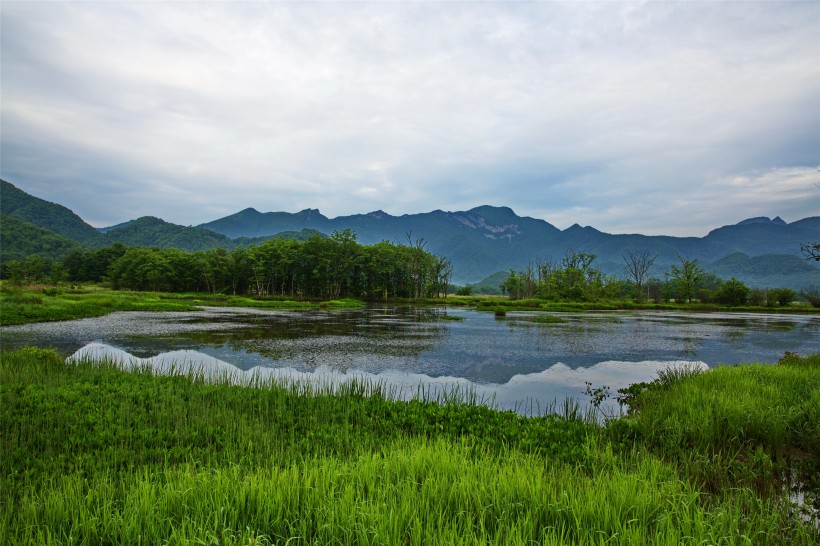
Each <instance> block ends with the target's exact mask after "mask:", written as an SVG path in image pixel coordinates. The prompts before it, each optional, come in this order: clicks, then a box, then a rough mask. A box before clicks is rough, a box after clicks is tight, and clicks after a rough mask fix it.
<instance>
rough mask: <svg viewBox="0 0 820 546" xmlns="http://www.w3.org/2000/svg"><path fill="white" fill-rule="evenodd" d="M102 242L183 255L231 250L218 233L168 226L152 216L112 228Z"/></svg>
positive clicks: (231, 245)
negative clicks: (214, 250)
mask: <svg viewBox="0 0 820 546" xmlns="http://www.w3.org/2000/svg"><path fill="white" fill-rule="evenodd" d="M105 240H106V241H107V242H108V243H109V244H113V243H122V244H124V245H126V246H151V247H154V246H156V247H160V248H179V249H182V250H187V251H195V250H208V249H211V248H219V247H221V248H232V247H233V246H235V245H234V243H233V241H232V240H231V239H229V238H228V237H226V236H225V235H222V234H221V233H216V232H214V231H211V230H208V229H204V228H200V227H185V226H180V225H177V224H171V223H169V222H166V221H165V220H160V219H159V218H155V217H153V216H143V217H142V218H138V219H136V220H132V221H130V222H126V223H125V224H123V225H122V227H113V228H111V229H110V230H109V231H108V232H107V233H106V234H105Z"/></svg>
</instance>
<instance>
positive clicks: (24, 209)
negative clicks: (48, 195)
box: [0, 180, 100, 243]
mask: <svg viewBox="0 0 820 546" xmlns="http://www.w3.org/2000/svg"><path fill="white" fill-rule="evenodd" d="M0 213H2V214H5V215H8V216H12V217H14V218H17V219H19V220H23V221H25V222H28V223H30V224H34V225H35V226H39V227H41V228H45V229H47V230H49V231H52V232H54V233H56V234H58V235H63V236H65V237H68V238H69V239H72V240H74V241H78V242H80V243H93V242H95V241H96V240H98V239H99V237H100V234H99V233H98V232H97V230H96V229H94V228H93V227H91V226H90V225H88V224H86V223H85V222H84V221H83V219H82V218H80V217H79V216H77V215H76V214H74V212H73V211H71V210H69V209H67V208H66V207H64V206H62V205H58V204H56V203H51V202H49V201H45V200H43V199H40V198H38V197H34V196H32V195H29V194H28V193H26V192H24V191H23V190H21V189H19V188H17V187H16V186H15V185H14V184H11V183H10V182H6V181H5V180H0Z"/></svg>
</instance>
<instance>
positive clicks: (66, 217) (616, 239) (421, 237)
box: [0, 181, 820, 289]
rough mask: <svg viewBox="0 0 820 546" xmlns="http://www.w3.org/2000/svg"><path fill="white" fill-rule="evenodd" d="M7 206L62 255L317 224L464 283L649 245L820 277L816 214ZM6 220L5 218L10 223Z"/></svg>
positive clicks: (661, 260)
mask: <svg viewBox="0 0 820 546" xmlns="http://www.w3.org/2000/svg"><path fill="white" fill-rule="evenodd" d="M0 213H2V215H3V216H9V217H12V218H14V220H13V221H12V222H14V225H15V226H17V228H19V227H20V226H21V225H22V224H20V222H23V223H27V224H31V225H33V226H35V227H37V228H39V229H40V230H47V231H46V232H45V233H51V234H56V235H57V236H61V237H63V238H65V240H62V239H61V243H63V246H60V245H57V244H56V243H55V244H54V245H52V246H54V247H55V250H54V252H55V253H56V254H59V253H60V252H66V250H65V249H66V248H69V247H71V244H78V245H84V246H87V247H91V248H99V247H102V246H107V245H110V244H113V243H115V242H120V243H123V244H126V245H133V246H159V247H176V248H180V249H183V250H205V249H209V248H218V247H222V248H228V249H230V248H235V247H237V246H247V245H249V244H258V243H260V242H263V241H265V240H267V239H270V238H272V237H277V236H280V237H281V236H285V237H293V238H297V239H305V238H307V237H309V236H310V235H312V234H315V233H317V232H318V233H323V234H326V235H329V234H331V233H332V232H333V231H342V230H344V229H350V230H351V231H353V232H354V233H355V234H356V235H357V238H358V241H359V242H360V243H363V244H373V243H377V242H379V241H383V240H387V241H392V242H397V243H407V242H408V241H409V242H412V243H414V244H415V243H423V244H424V245H425V248H426V249H427V250H429V251H431V252H433V253H435V254H438V255H442V256H447V257H448V258H449V259H450V261H451V263H452V265H453V282H455V283H457V284H464V283H479V282H480V281H481V280H482V279H484V278H486V277H488V276H490V275H493V274H495V273H498V272H500V271H507V270H509V269H511V268H513V269H520V268H523V267H526V266H527V265H528V264H532V265H534V264H535V263H536V262H537V261H548V260H552V261H556V262H558V261H560V259H561V258H562V257H563V256H564V255H565V254H566V253H567V252H568V251H570V250H575V251H580V252H587V253H592V254H595V255H596V256H597V260H596V262H595V265H597V267H599V268H600V269H601V270H602V271H603V272H604V273H607V274H613V275H619V276H623V271H624V261H623V258H622V256H623V255H624V254H625V253H626V252H627V251H629V250H637V251H643V250H646V251H648V252H650V253H652V254H653V255H657V258H656V260H655V264H654V265H653V268H652V269H651V270H650V273H651V274H652V275H653V276H656V277H659V278H663V274H664V272H666V271H669V268H670V267H671V265H672V264H674V263H677V260H678V258H677V256H678V255H681V256H684V257H686V258H688V259H697V260H699V264H700V265H701V266H703V267H704V269H706V270H707V271H710V272H713V273H715V274H717V275H718V276H721V277H724V278H728V277H731V276H734V277H736V278H738V279H740V280H742V281H743V282H745V283H746V284H748V285H750V286H783V287H789V288H796V289H799V288H802V287H804V286H807V285H820V267H818V266H816V265H814V263H813V262H808V261H806V260H804V259H802V256H801V254H800V245H801V244H805V243H806V242H809V241H816V240H820V217H817V216H815V217H810V218H804V219H802V220H798V221H796V222H792V223H786V222H784V221H783V220H782V219H780V218H779V217H775V218H774V219H769V218H767V217H756V218H749V219H748V220H744V221H742V222H739V223H737V224H733V225H727V226H723V227H719V228H717V229H714V230H712V231H711V232H709V233H708V234H707V235H706V236H705V237H671V236H649V235H640V234H630V235H622V234H618V235H614V234H609V233H604V232H602V231H599V230H597V229H595V228H593V227H589V226H586V227H582V226H579V225H577V224H575V225H573V226H571V227H569V228H567V229H565V230H560V229H558V228H556V227H555V226H553V225H551V224H550V223H548V222H546V221H544V220H540V219H536V218H530V217H526V216H524V217H522V216H518V215H517V214H515V212H513V210H512V209H510V208H508V207H495V206H489V205H485V206H480V207H476V208H473V209H470V210H468V211H458V212H448V211H442V210H434V211H432V212H427V213H419V214H405V215H401V216H392V215H390V214H387V213H386V212H383V211H381V210H378V211H374V212H370V213H367V214H356V215H351V216H339V217H336V218H328V217H326V216H324V215H322V214H321V213H320V212H319V211H318V210H316V209H305V210H303V211H300V212H296V213H288V212H264V213H263V212H259V211H257V210H255V209H253V208H247V209H245V210H242V211H240V212H237V213H235V214H232V215H230V216H226V217H224V218H219V219H217V220H214V221H211V222H207V223H204V224H200V225H199V226H195V227H194V226H189V227H185V226H179V225H175V224H171V223H168V222H165V221H163V220H161V219H159V218H154V217H142V218H138V219H135V220H131V221H128V222H125V223H123V224H119V225H117V226H111V227H109V228H102V229H99V230H98V229H95V228H93V227H91V226H89V225H88V224H87V223H85V222H84V221H83V220H82V219H81V218H80V217H79V216H77V215H76V214H75V213H74V212H72V211H71V210H69V209H68V208H66V207H63V206H62V205H58V204H54V203H49V202H47V201H44V200H42V199H39V198H37V197H34V196H31V195H29V194H27V193H25V192H23V191H22V190H20V189H19V188H17V187H15V186H14V185H12V184H10V183H9V182H6V181H2V185H1V186H0ZM7 224H9V222H8V221H6V222H4V223H3V231H4V232H5V231H7ZM27 229H28V232H30V233H29V235H28V236H27V237H33V235H32V234H33V233H34V232H33V231H32V230H31V228H30V227H27ZM37 233H40V234H41V235H42V233H41V232H37ZM2 236H3V240H2V242H3V247H2V250H1V251H0V259H3V260H4V261H6V260H7V259H14V258H9V256H8V255H7V254H8V253H7V252H6V250H5V249H6V246H7V244H10V243H13V244H12V245H11V246H12V247H14V249H15V254H19V253H20V252H21V250H20V249H21V248H25V246H26V244H25V243H23V244H21V243H20V241H17V240H14V241H9V240H8V238H7V237H6V233H3V235H2ZM32 246H37V245H34V244H33V245H32ZM39 246H40V247H42V246H43V245H42V244H41V245H39ZM64 247H65V248H64ZM40 253H41V254H43V253H42V252H40ZM44 257H49V258H52V259H55V257H56V256H54V255H51V256H44Z"/></svg>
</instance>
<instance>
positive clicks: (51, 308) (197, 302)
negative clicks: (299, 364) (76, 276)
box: [0, 283, 363, 326]
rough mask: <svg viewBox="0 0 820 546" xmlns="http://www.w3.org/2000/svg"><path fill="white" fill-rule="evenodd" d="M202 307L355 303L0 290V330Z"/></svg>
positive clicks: (103, 291) (355, 304)
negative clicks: (114, 315)
mask: <svg viewBox="0 0 820 546" xmlns="http://www.w3.org/2000/svg"><path fill="white" fill-rule="evenodd" d="M203 305H206V306H207V305H211V306H221V307H257V308H263V309H315V308H329V309H344V308H352V307H360V306H362V305H363V303H362V302H360V301H356V300H333V301H324V302H316V301H294V300H288V299H281V298H254V297H245V296H231V295H225V294H201V293H191V294H175V293H169V292H132V291H127V290H107V289H104V288H100V287H96V286H90V287H82V288H58V287H43V288H16V287H12V286H9V285H8V284H7V283H3V285H2V286H1V287H0V326H9V325H13V324H29V323H32V322H47V321H55V320H74V319H81V318H89V317H99V316H103V315H106V314H108V313H111V312H114V311H193V310H195V309H197V308H199V307H201V306H203Z"/></svg>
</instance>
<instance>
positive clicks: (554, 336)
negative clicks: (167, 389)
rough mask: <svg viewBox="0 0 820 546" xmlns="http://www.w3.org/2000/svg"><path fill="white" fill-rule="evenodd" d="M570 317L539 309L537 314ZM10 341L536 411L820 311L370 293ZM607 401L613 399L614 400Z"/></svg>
mask: <svg viewBox="0 0 820 546" xmlns="http://www.w3.org/2000/svg"><path fill="white" fill-rule="evenodd" d="M546 316H548V317H558V318H559V319H561V320H562V321H563V322H560V323H542V322H536V321H537V320H538V318H539V317H546ZM0 340H2V344H3V347H4V348H7V349H13V348H18V347H22V346H26V345H35V346H40V347H50V348H54V349H56V350H58V351H60V352H61V353H62V354H64V355H66V357H68V358H69V359H72V358H74V359H76V358H85V357H103V356H108V357H113V358H116V359H118V360H120V361H122V362H123V363H124V364H126V365H150V366H153V367H155V368H157V369H160V370H167V369H168V368H169V367H171V366H172V365H174V366H176V367H196V368H198V369H204V370H211V371H217V372H220V373H225V372H228V373H231V374H233V375H234V376H235V377H236V378H237V380H241V378H242V377H243V376H245V377H246V376H248V375H252V374H256V375H261V376H263V377H272V378H276V379H279V380H282V381H309V382H312V383H317V384H322V385H328V384H338V383H340V382H343V381H346V380H349V379H351V378H354V377H355V378H360V379H365V380H369V381H376V382H380V383H383V384H384V385H385V386H387V387H389V388H391V389H392V390H393V391H394V393H395V394H396V395H397V396H400V397H402V398H408V397H411V396H415V395H416V394H417V393H418V391H419V388H420V386H424V388H425V390H426V392H428V393H429V392H434V393H435V392H441V391H442V390H444V391H448V390H451V389H453V388H458V389H466V390H469V391H471V392H473V393H475V395H476V396H477V397H478V398H479V399H484V400H485V401H488V402H490V403H492V404H494V405H495V406H497V407H500V408H503V409H515V410H517V411H519V412H521V413H541V412H542V411H543V410H544V409H545V408H547V407H549V405H550V404H551V403H552V402H554V401H556V400H557V401H558V402H559V403H560V402H562V401H563V400H564V399H565V398H567V397H573V398H576V399H577V400H578V401H579V402H581V403H584V404H585V403H587V402H588V400H589V397H587V396H586V395H585V394H584V392H585V389H586V382H590V383H591V384H592V386H593V387H601V386H608V387H610V389H611V391H612V393H613V394H614V393H615V390H616V389H618V388H621V387H625V386H627V385H629V384H631V383H634V382H637V381H649V380H651V379H653V378H654V377H655V376H656V374H657V372H658V370H660V369H662V368H665V367H667V366H670V365H675V364H678V363H683V362H687V363H696V365H698V366H700V367H703V368H706V367H713V366H719V365H726V364H737V363H744V362H765V363H771V362H776V361H777V360H778V359H779V358H780V357H781V356H782V355H783V352H784V351H794V352H797V353H800V354H812V353H818V352H820V317H818V316H804V315H756V314H729V313H682V312H648V311H640V312H594V313H550V314H548V315H546V314H543V313H535V312H518V311H516V312H509V313H508V314H507V316H506V317H504V318H496V317H495V316H494V315H493V314H492V313H487V312H481V311H475V310H471V309H461V308H423V307H412V306H404V307H388V306H371V307H367V308H364V309H356V310H346V311H267V310H259V309H249V308H204V309H203V310H201V311H197V312H185V313H142V312H119V313H112V314H110V315H107V316H105V317H100V318H93V319H83V320H75V321H66V322H54V323H41V324H31V325H24V326H10V327H3V328H0ZM604 407H605V409H606V410H608V411H612V410H617V404H616V403H615V402H614V401H613V400H609V401H608V402H607V403H606V404H605V406H604Z"/></svg>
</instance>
